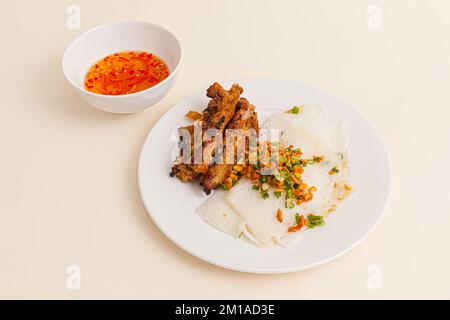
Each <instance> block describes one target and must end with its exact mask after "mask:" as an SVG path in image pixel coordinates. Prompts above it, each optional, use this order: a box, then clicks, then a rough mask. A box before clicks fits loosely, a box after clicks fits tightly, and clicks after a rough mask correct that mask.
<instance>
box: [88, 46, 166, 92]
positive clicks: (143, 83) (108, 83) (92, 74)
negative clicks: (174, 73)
mask: <svg viewBox="0 0 450 320" xmlns="http://www.w3.org/2000/svg"><path fill="white" fill-rule="evenodd" d="M169 74H170V71H169V68H168V66H167V64H166V63H165V62H164V60H162V59H161V58H159V57H157V56H156V55H154V54H151V53H147V52H142V51H126V52H117V53H114V54H111V55H109V56H107V57H105V58H103V59H101V60H100V61H98V62H97V63H95V64H94V65H93V66H92V67H91V68H90V69H89V71H88V73H87V74H86V77H85V79H84V86H85V89H86V90H88V91H90V92H94V93H99V94H107V95H121V94H130V93H135V92H139V91H142V90H145V89H148V88H150V87H153V86H154V85H156V84H158V83H160V82H161V81H163V80H164V79H165V78H167V77H168V76H169Z"/></svg>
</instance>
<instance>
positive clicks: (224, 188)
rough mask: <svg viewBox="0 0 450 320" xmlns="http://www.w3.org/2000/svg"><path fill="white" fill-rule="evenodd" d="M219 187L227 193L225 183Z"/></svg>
mask: <svg viewBox="0 0 450 320" xmlns="http://www.w3.org/2000/svg"><path fill="white" fill-rule="evenodd" d="M220 186H221V187H222V189H223V190H225V191H227V186H226V185H225V183H222V184H221V185H220Z"/></svg>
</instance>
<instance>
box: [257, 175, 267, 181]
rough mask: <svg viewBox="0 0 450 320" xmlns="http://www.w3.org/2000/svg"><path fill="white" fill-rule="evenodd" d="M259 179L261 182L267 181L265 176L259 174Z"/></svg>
mask: <svg viewBox="0 0 450 320" xmlns="http://www.w3.org/2000/svg"><path fill="white" fill-rule="evenodd" d="M259 181H261V182H262V183H264V182H266V181H267V177H266V176H261V177H260V178H259Z"/></svg>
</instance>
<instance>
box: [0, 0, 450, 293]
mask: <svg viewBox="0 0 450 320" xmlns="http://www.w3.org/2000/svg"><path fill="white" fill-rule="evenodd" d="M338 2H339V3H338ZM69 4H77V5H79V6H80V7H81V11H82V12H81V18H82V21H81V29H80V30H69V29H68V28H67V27H66V18H67V14H66V8H67V6H68V5H69ZM371 4H376V5H378V6H379V7H380V8H381V10H382V11H381V12H382V24H381V30H379V31H370V30H369V29H368V28H367V26H366V20H367V14H366V9H367V7H368V6H369V5H371ZM1 12H2V19H0V24H1V28H0V35H1V39H2V54H1V56H2V58H1V59H0V67H1V70H2V76H1V78H0V87H1V88H2V99H3V101H2V103H1V115H0V146H1V150H0V155H1V166H0V219H1V221H0V297H1V298H296V299H302V298H450V231H449V229H450V210H449V206H450V205H449V201H448V200H449V199H450V188H449V183H448V181H449V180H450V174H449V172H450V152H449V143H448V140H447V139H448V137H449V135H450V124H449V120H450V105H449V84H450V37H449V36H450V34H449V32H450V19H449V18H448V16H449V13H450V3H449V2H448V1H444V0H442V1H437V0H435V1H425V0H424V1H385V0H383V1H381V0H378V1H377V0H372V1H366V0H354V1H267V0H266V1H256V0H255V1H237V0H236V1H231V0H229V1H214V0H213V1H206V0H205V1H198V0H192V1H162V0H159V1H149V0H147V1H123V0H121V1H114V0H108V1H81V0H74V1H39V2H38V1H27V2H26V1H10V2H8V3H3V4H2V8H1ZM132 19H135V20H146V21H151V22H155V23H158V24H162V25H164V26H166V27H168V28H169V29H171V30H173V31H174V32H175V33H176V34H177V35H178V36H179V37H180V39H181V40H182V42H183V45H184V62H183V65H182V68H181V70H180V73H179V77H178V80H177V82H176V84H175V86H174V87H173V89H172V91H171V92H170V93H169V95H168V96H167V97H165V98H164V99H163V100H162V101H161V102H159V103H158V104H157V105H155V106H154V107H152V108H150V109H148V110H146V111H144V112H141V113H139V114H135V115H128V116H117V115H110V114H107V113H103V112H100V111H97V110H95V109H93V108H92V107H90V106H88V105H86V104H85V103H84V102H83V101H82V100H80V99H79V98H78V97H77V96H76V95H75V93H74V92H73V91H72V90H71V88H70V86H69V84H68V83H67V82H66V81H65V79H64V77H63V75H62V72H61V57H62V54H63V52H64V49H65V48H66V46H67V45H68V44H69V43H70V42H71V41H72V40H73V39H74V38H75V37H76V36H77V35H79V34H80V33H82V32H84V31H86V30H87V29H89V28H91V27H94V26H95V25H98V24H101V23H105V22H110V21H116V20H132ZM258 75H264V76H274V77H281V78H286V79H291V80H298V81H301V82H304V83H308V84H311V85H313V86H318V87H321V88H323V89H324V90H326V91H329V92H331V93H333V94H336V95H338V96H340V97H342V98H344V99H345V100H347V101H348V102H349V103H350V104H352V105H353V106H354V107H355V108H356V109H357V110H359V111H360V112H361V113H363V114H364V115H365V116H366V117H367V118H368V119H369V120H370V122H371V123H372V124H373V126H374V127H375V128H377V130H378V131H379V133H380V134H381V135H382V136H383V138H384V139H385V142H386V144H387V147H388V149H389V152H390V155H391V157H392V162H393V168H394V191H393V195H392V200H391V203H390V206H389V209H388V211H387V212H386V215H385V217H384V219H383V221H382V223H381V224H380V226H379V227H378V228H377V229H376V230H375V231H374V232H373V233H372V234H371V235H370V236H369V238H368V239H367V240H366V241H364V242H363V243H362V244H361V245H359V246H358V247H357V248H356V249H354V250H352V251H351V252H350V253H348V254H346V255H345V256H343V257H341V258H339V259H338V260H336V261H334V262H332V263H329V264H327V265H325V266H322V267H319V268H316V269H313V270H309V271H305V272H299V273H294V274H286V275H252V274H244V273H238V272H233V271H227V270H223V269H221V268H218V267H215V266H212V265H209V264H207V263H204V262H202V261H200V260H198V259H196V258H194V257H191V256H190V255H188V254H187V253H185V252H184V251H182V250H181V249H179V248H178V247H176V246H175V245H174V244H172V243H171V242H170V241H169V240H168V239H167V238H165V237H164V236H163V235H162V234H161V233H160V232H159V230H158V229H157V227H156V226H155V224H154V223H153V222H152V220H151V219H150V218H149V216H148V215H147V212H146V210H145V209H144V207H143V204H142V202H141V200H140V196H139V193H138V188H137V180H136V171H137V160H138V155H139V151H140V148H141V146H142V144H143V142H144V139H145V137H146V135H147V133H148V131H149V130H150V129H151V128H152V126H153V125H154V124H155V122H156V121H157V120H158V119H159V118H160V116H161V115H162V114H163V113H164V112H165V111H167V110H168V109H169V108H170V107H171V106H172V105H173V104H175V103H176V102H177V101H179V100H180V99H182V98H183V97H185V96H187V95H188V94H189V93H190V92H192V91H193V90H195V89H198V88H200V87H204V86H206V85H208V84H209V83H211V82H212V81H215V80H217V81H224V80H229V79H234V78H239V77H243V76H258ZM368 152H369V151H368ZM367 170H370V168H367ZM362 214H363V213H362ZM72 264H75V265H79V266H80V267H81V272H82V283H81V285H82V286H81V290H79V291H71V290H68V289H67V288H66V278H67V275H66V268H67V267H68V266H69V265H72ZM371 265H375V266H377V267H379V270H380V271H381V288H380V289H379V290H370V289H369V288H368V287H367V285H366V281H367V278H368V273H367V270H368V267H369V266H371Z"/></svg>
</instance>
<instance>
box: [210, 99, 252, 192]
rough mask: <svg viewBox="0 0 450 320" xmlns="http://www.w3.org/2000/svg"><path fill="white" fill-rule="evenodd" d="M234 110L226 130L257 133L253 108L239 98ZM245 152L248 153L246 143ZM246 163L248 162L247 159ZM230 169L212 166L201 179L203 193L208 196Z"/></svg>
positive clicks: (223, 179)
mask: <svg viewBox="0 0 450 320" xmlns="http://www.w3.org/2000/svg"><path fill="white" fill-rule="evenodd" d="M236 110H237V111H236V113H235V114H234V116H233V119H232V120H231V121H230V123H229V124H228V126H227V127H226V129H242V130H244V131H245V130H249V129H253V130H255V133H258V129H259V128H258V118H257V114H256V112H255V106H253V105H251V104H250V103H249V102H248V100H247V99H245V98H241V99H239V102H238V104H237V105H236ZM246 150H247V151H248V141H246ZM224 159H226V158H224ZM246 161H248V157H247V158H246ZM224 162H225V161H224ZM232 168H233V164H213V165H212V166H211V167H210V168H209V170H208V172H206V173H205V174H204V175H203V178H202V185H203V190H204V191H205V193H206V194H209V193H210V192H211V190H212V189H216V188H217V187H218V186H220V185H221V184H222V183H223V182H224V181H225V179H226V178H227V177H229V176H230V174H231V171H232Z"/></svg>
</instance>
